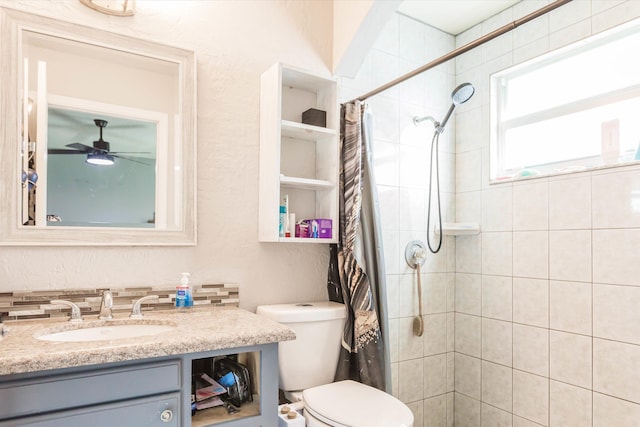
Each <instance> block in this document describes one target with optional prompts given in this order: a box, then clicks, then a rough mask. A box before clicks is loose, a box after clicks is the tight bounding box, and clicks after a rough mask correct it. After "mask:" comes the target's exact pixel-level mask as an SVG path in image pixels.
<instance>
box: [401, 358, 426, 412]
mask: <svg viewBox="0 0 640 427" xmlns="http://www.w3.org/2000/svg"><path fill="white" fill-rule="evenodd" d="M423 379H424V362H423V359H412V360H405V361H402V362H398V398H399V399H400V400H401V401H403V402H405V403H407V402H415V401H416V400H422V399H423V397H424V395H423V392H424V385H423Z"/></svg>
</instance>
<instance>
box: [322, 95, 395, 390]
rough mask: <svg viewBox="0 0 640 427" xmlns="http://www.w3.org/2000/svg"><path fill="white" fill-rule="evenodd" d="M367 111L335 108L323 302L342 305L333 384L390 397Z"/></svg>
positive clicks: (359, 106) (356, 106)
mask: <svg viewBox="0 0 640 427" xmlns="http://www.w3.org/2000/svg"><path fill="white" fill-rule="evenodd" d="M371 122H372V117H371V114H370V112H369V111H368V109H367V106H366V105H365V104H363V103H362V102H360V101H351V102H349V103H347V104H343V105H342V107H341V121H340V150H341V153H340V158H341V164H340V191H339V194H340V196H339V198H340V203H339V204H340V218H339V242H338V244H337V245H331V248H330V265H329V274H328V283H327V286H328V292H329V299H330V300H332V301H337V302H342V303H344V304H345V305H346V306H347V313H348V315H347V320H346V322H345V329H344V332H343V338H342V347H341V349H340V359H339V361H338V366H337V369H336V375H335V380H336V381H339V380H344V379H352V380H356V381H359V382H362V383H364V384H367V385H370V386H373V387H376V388H378V389H381V390H385V391H387V392H391V380H390V378H391V372H390V363H389V344H388V339H386V336H387V335H388V331H389V327H388V315H387V303H386V301H387V296H386V289H385V271H384V256H383V252H382V250H383V246H382V236H381V232H380V226H379V224H378V220H377V218H379V214H378V211H379V209H378V199H377V193H376V185H375V179H374V176H373V170H372V166H373V162H372V155H371V153H372V151H371V143H372V141H371V140H372V138H371Z"/></svg>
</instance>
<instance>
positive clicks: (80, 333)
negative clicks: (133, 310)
mask: <svg viewBox="0 0 640 427" xmlns="http://www.w3.org/2000/svg"><path fill="white" fill-rule="evenodd" d="M175 329H176V327H175V325H171V324H160V325H158V324H142V323H135V324H119V325H118V324H108V325H96V326H88V327H86V326H84V325H79V326H78V328H77V329H69V330H63V331H60V330H59V331H52V332H48V333H44V334H42V335H37V336H36V337H35V338H36V339H39V340H41V341H55V342H87V341H111V340H120V339H126V338H138V337H147V336H151V335H158V334H162V333H165V332H171V331H174V330H175Z"/></svg>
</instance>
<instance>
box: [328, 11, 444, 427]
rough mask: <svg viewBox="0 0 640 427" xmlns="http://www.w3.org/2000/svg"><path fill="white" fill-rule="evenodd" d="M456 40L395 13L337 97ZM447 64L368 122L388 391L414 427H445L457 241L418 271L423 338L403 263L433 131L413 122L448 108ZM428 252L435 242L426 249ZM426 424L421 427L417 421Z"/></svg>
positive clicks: (423, 206) (398, 92) (421, 205)
mask: <svg viewBox="0 0 640 427" xmlns="http://www.w3.org/2000/svg"><path fill="white" fill-rule="evenodd" d="M454 43H455V41H454V37H453V36H451V35H448V34H445V33H443V32H441V31H438V30H435V29H433V28H431V27H428V26H426V25H424V24H422V23H420V22H417V21H414V20H412V19H410V18H408V17H405V16H402V15H396V16H395V17H394V18H393V19H392V20H391V21H390V22H389V24H388V25H387V26H386V27H385V28H384V29H383V30H382V32H381V34H380V36H379V38H378V40H377V42H376V44H375V46H374V47H373V49H372V50H371V52H370V53H369V55H368V57H367V58H366V60H365V62H364V65H363V66H362V68H361V70H360V73H359V74H358V76H357V77H356V78H355V79H353V80H351V79H342V80H341V81H340V98H341V101H346V100H349V99H353V98H355V97H357V96H360V95H362V94H364V93H366V92H367V91H369V90H371V89H373V88H375V87H378V86H380V85H382V84H384V83H386V82H388V81H390V80H393V79H395V78H396V77H398V76H399V75H401V74H403V73H406V72H408V71H411V70H413V69H415V68H418V67H419V66H421V65H423V64H425V63H427V62H429V61H430V60H432V59H435V58H438V57H440V56H441V55H443V54H445V53H447V52H449V51H451V50H452V49H453V48H454V47H455V46H454ZM454 72H455V64H454V63H453V61H450V63H448V64H444V65H442V66H440V67H438V68H435V69H433V70H430V71H428V72H426V73H424V74H422V75H420V76H417V77H415V78H413V79H411V80H409V81H408V82H405V83H403V84H401V85H399V86H397V87H396V88H393V89H390V90H388V91H386V92H383V93H382V94H380V95H377V96H375V97H373V98H371V99H370V100H368V103H369V105H370V108H371V110H372V112H373V116H374V130H373V136H374V141H373V146H374V161H375V175H376V180H377V185H378V192H379V198H380V208H381V221H382V228H383V239H384V253H385V264H386V273H387V275H386V277H387V286H388V293H389V295H388V296H389V301H388V303H389V311H390V328H391V331H390V342H391V365H392V375H393V394H394V395H395V396H396V397H399V398H400V399H401V400H402V401H403V402H405V403H407V405H408V406H409V407H410V408H411V410H412V411H413V413H414V415H415V419H416V421H415V424H414V426H415V427H422V426H423V425H424V426H445V425H453V414H454V412H453V402H454V398H453V386H454V376H453V374H454V366H453V362H454V353H453V350H454V342H453V337H454V335H453V326H454V313H453V309H454V299H453V291H454V276H455V274H454V272H455V239H454V238H453V237H446V238H445V240H444V242H443V246H442V250H441V251H440V252H439V253H438V255H435V256H434V255H429V256H428V258H427V261H426V264H425V265H424V267H423V268H422V274H421V282H422V285H423V293H422V295H423V302H424V304H423V306H424V316H423V320H424V325H425V332H424V335H423V336H421V337H418V336H416V335H415V334H414V333H413V328H412V324H413V319H414V316H416V315H417V313H418V296H417V294H418V291H417V275H416V272H415V271H414V270H413V269H411V268H410V267H409V266H408V265H407V263H406V261H405V258H404V251H405V246H406V244H407V243H409V242H410V241H412V240H421V241H422V242H426V229H427V227H426V210H427V205H428V203H427V188H428V179H429V150H430V144H431V137H432V134H433V126H432V125H431V124H429V123H428V122H426V123H424V124H423V125H422V126H420V127H416V126H415V125H414V124H413V121H412V120H413V117H414V116H425V115H431V116H434V117H436V119H437V120H442V118H443V116H444V115H445V113H446V112H447V110H448V108H449V106H450V105H451V98H450V94H451V91H452V90H453V88H454V85H455V75H454ZM454 129H455V120H452V121H451V122H450V123H449V125H448V126H447V130H446V131H445V132H444V134H443V135H442V137H441V138H440V142H439V149H440V150H439V154H440V156H439V160H440V173H441V182H440V185H441V189H442V206H443V221H449V222H451V221H453V219H454V215H455V212H454V208H453V203H454V199H455V197H454V191H455V175H454V167H455V155H454V149H455V147H454V145H453V141H454V139H453V136H454V135H455V133H454ZM432 246H433V247H435V242H434V243H433V244H432ZM423 420H424V423H423Z"/></svg>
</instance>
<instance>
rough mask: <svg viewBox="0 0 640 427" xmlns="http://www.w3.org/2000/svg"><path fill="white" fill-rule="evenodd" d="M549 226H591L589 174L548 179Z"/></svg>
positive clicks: (568, 228) (566, 228) (552, 227)
mask: <svg viewBox="0 0 640 427" xmlns="http://www.w3.org/2000/svg"><path fill="white" fill-rule="evenodd" d="M549 228H550V229H551V230H570V229H588V228H591V177H590V176H579V177H576V178H566V177H563V179H552V180H550V181H549Z"/></svg>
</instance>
